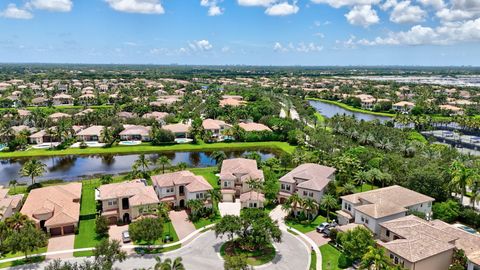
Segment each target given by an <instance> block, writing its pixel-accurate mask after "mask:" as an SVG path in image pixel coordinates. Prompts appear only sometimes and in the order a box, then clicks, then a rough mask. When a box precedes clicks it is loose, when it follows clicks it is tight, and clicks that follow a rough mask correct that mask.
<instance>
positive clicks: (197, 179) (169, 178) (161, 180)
mask: <svg viewBox="0 0 480 270" xmlns="http://www.w3.org/2000/svg"><path fill="white" fill-rule="evenodd" d="M152 182H153V184H154V185H155V186H159V187H173V186H178V185H185V188H186V189H187V191H189V192H199V191H207V190H211V189H213V187H212V186H211V185H210V184H209V183H208V182H207V180H205V178H203V176H199V175H195V174H193V173H192V172H190V171H179V172H172V173H165V174H159V175H153V176H152Z"/></svg>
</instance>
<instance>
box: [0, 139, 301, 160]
mask: <svg viewBox="0 0 480 270" xmlns="http://www.w3.org/2000/svg"><path fill="white" fill-rule="evenodd" d="M249 148H264V149H277V150H281V151H284V152H288V153H293V151H294V150H295V146H292V145H290V144H288V143H286V142H277V141H275V142H231V143H211V144H205V143H199V144H174V145H163V146H153V145H150V144H147V143H143V144H141V145H136V146H121V145H117V146H113V147H110V148H102V147H89V148H85V149H80V148H68V149H65V150H49V149H30V150H27V151H16V152H1V153H0V158H10V157H36V156H63V155H93V154H122V153H123V154H127V153H128V154H130V153H131V154H133V153H151V152H165V151H169V152H172V151H209V150H228V149H249Z"/></svg>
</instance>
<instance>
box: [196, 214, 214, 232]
mask: <svg viewBox="0 0 480 270" xmlns="http://www.w3.org/2000/svg"><path fill="white" fill-rule="evenodd" d="M220 219H221V217H220V215H216V216H215V217H213V218H201V219H199V220H198V221H196V222H193V225H194V226H195V229H197V230H198V229H200V228H202V227H205V226H207V225H210V224H213V223H217V222H218V221H220Z"/></svg>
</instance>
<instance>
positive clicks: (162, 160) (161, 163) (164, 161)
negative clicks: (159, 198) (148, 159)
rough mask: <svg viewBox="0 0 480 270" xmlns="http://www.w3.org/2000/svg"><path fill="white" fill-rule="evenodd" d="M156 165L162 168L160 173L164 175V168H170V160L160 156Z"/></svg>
mask: <svg viewBox="0 0 480 270" xmlns="http://www.w3.org/2000/svg"><path fill="white" fill-rule="evenodd" d="M157 165H158V166H161V167H162V173H165V166H170V159H169V158H168V157H167V156H160V157H159V158H158V159H157Z"/></svg>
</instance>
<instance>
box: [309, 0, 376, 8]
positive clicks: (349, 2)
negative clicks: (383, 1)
mask: <svg viewBox="0 0 480 270" xmlns="http://www.w3.org/2000/svg"><path fill="white" fill-rule="evenodd" d="M311 1H312V2H313V3H315V4H328V5H330V6H332V7H334V8H339V7H343V6H366V5H376V4H378V3H380V0H311Z"/></svg>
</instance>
